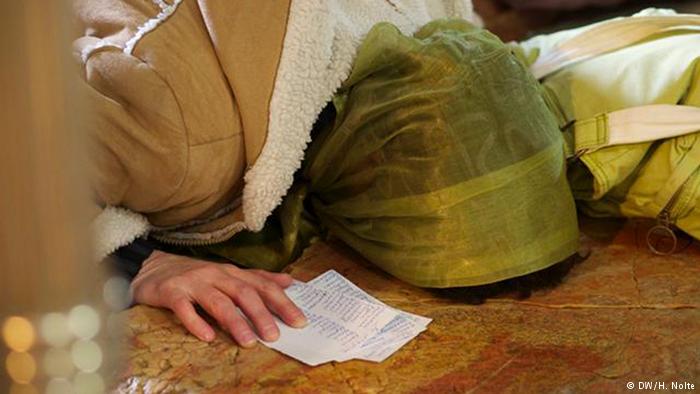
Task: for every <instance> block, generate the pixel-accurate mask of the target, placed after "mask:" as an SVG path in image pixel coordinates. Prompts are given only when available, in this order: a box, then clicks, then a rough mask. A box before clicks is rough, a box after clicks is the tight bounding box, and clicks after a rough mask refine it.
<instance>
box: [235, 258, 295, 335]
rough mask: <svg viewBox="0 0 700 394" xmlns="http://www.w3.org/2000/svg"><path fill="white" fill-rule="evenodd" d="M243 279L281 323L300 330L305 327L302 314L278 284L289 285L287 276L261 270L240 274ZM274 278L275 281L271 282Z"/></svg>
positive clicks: (289, 278) (289, 277)
mask: <svg viewBox="0 0 700 394" xmlns="http://www.w3.org/2000/svg"><path fill="white" fill-rule="evenodd" d="M241 275H243V278H244V279H245V280H246V281H247V282H248V283H250V284H251V285H252V286H253V287H254V288H255V289H256V290H257V291H258V294H260V297H261V298H262V300H263V302H264V303H265V305H267V306H268V307H269V308H270V309H271V310H272V311H273V312H274V313H275V314H276V315H277V316H279V317H280V318H281V319H282V321H284V322H285V323H287V324H288V325H290V326H292V327H297V328H301V327H304V326H306V324H307V320H306V316H304V313H303V312H302V311H301V309H299V308H298V307H297V306H296V305H294V303H293V302H292V300H290V299H289V297H287V294H286V293H285V292H284V289H283V287H282V286H281V285H280V284H279V283H280V282H283V283H286V282H287V280H289V284H291V281H292V280H293V279H292V277H291V276H289V275H287V274H275V273H272V272H266V271H262V270H250V271H245V272H242V273H241ZM271 278H275V279H277V280H271Z"/></svg>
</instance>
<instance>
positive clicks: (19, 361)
mask: <svg viewBox="0 0 700 394" xmlns="http://www.w3.org/2000/svg"><path fill="white" fill-rule="evenodd" d="M5 368H6V369H7V374H8V375H10V378H11V379H12V380H13V381H15V382H17V383H23V384H26V383H29V382H31V381H32V379H34V375H36V362H35V361H34V357H32V355H31V354H29V353H19V352H11V353H10V354H8V355H7V359H6V360H5Z"/></svg>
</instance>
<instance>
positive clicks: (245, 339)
mask: <svg viewBox="0 0 700 394" xmlns="http://www.w3.org/2000/svg"><path fill="white" fill-rule="evenodd" d="M241 342H242V343H241V346H243V347H253V345H255V342H257V341H256V340H255V335H253V333H251V332H248V333H244V334H243V335H242V338H241Z"/></svg>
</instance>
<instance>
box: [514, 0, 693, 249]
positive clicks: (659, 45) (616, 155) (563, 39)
mask: <svg viewBox="0 0 700 394" xmlns="http://www.w3.org/2000/svg"><path fill="white" fill-rule="evenodd" d="M612 24H617V25H618V26H617V27H614V26H612ZM623 24H624V25H625V26H621V25H623ZM654 26H656V27H654ZM594 30H597V32H594ZM606 30H607V31H606ZM572 40H577V41H572ZM572 43H574V44H576V45H577V49H576V51H577V53H579V54H580V53H584V52H586V49H590V50H591V51H593V52H595V51H598V52H607V53H604V54H599V55H595V56H591V57H588V58H584V60H582V61H578V62H576V61H573V62H569V63H571V64H568V65H567V62H561V61H560V62H559V63H560V66H563V67H560V70H559V71H555V72H551V71H554V70H551V69H550V70H547V67H546V66H544V65H543V64H542V63H543V60H546V59H550V60H551V59H553V58H556V57H557V56H556V54H557V52H561V50H562V49H561V48H562V47H566V46H567V45H571V44H572ZM614 43H620V44H621V46H622V48H621V49H617V50H612V51H608V50H609V49H614V48H613V47H614V45H615V44H614ZM520 47H521V48H522V50H523V52H524V56H525V57H526V58H527V59H528V62H530V63H533V64H532V67H533V70H534V72H535V74H538V72H540V73H548V72H549V74H548V75H545V76H543V78H542V79H541V81H542V84H543V86H544V87H545V90H546V94H547V95H548V99H549V101H550V105H551V106H552V107H553V109H554V111H555V113H556V115H557V116H558V118H559V123H560V126H561V127H562V128H563V129H564V130H565V134H566V139H567V142H568V149H569V153H570V154H571V155H573V156H574V157H578V159H579V160H572V161H571V163H570V168H569V181H570V184H571V187H572V190H573V192H574V197H575V198H576V200H577V203H578V204H577V205H578V206H579V208H580V209H582V210H583V211H585V212H586V213H588V214H591V215H595V216H611V215H612V216H625V217H648V218H659V220H660V222H662V223H663V224H667V225H675V226H677V227H678V228H680V229H682V230H683V231H685V232H687V233H689V234H690V235H692V236H693V237H695V238H696V239H697V238H700V141H698V140H699V139H700V133H699V132H700V118H699V117H698V116H697V111H696V112H695V114H692V112H693V110H694V108H691V109H689V108H684V109H686V110H688V109H689V110H690V111H685V112H681V108H679V107H678V106H679V105H682V106H689V107H700V63H699V62H700V17H698V16H692V15H676V14H673V13H671V12H668V11H658V10H648V11H645V12H643V13H640V14H638V15H636V16H634V17H630V18H620V19H617V20H613V21H607V22H603V23H600V24H596V25H592V26H588V27H584V28H580V29H575V30H569V31H564V32H559V33H555V34H551V35H546V36H539V37H535V38H533V39H531V40H529V41H526V42H524V43H521V45H520ZM593 52H591V53H593ZM545 63H546V61H545ZM554 63H556V61H555V62H554ZM555 68H556V67H555ZM663 104H667V105H674V106H675V108H673V107H645V108H641V110H640V111H631V112H629V114H628V115H629V116H627V117H625V121H624V122H622V123H624V125H619V124H618V126H619V128H621V129H622V128H624V130H622V132H623V133H624V134H625V138H630V137H631V139H632V140H634V138H636V137H638V136H639V135H641V134H642V132H643V130H642V129H643V128H649V130H650V131H651V132H655V131H658V130H661V129H662V128H663V127H665V126H668V124H669V123H674V122H675V123H678V124H680V123H683V126H684V127H685V129H684V132H683V133H680V134H682V135H680V136H676V137H672V138H660V139H657V140H656V141H654V140H649V141H645V142H638V143H623V144H619V145H615V144H614V143H612V142H611V141H610V140H611V138H610V127H611V126H610V124H611V122H610V119H611V114H613V113H615V112H616V111H620V110H625V109H632V108H638V107H641V106H648V105H663ZM652 109H654V111H656V112H653V111H652ZM668 110H670V112H669V111H668ZM689 112H691V115H690V117H687V116H686V115H685V114H687V113H689ZM618 113H619V112H618ZM676 115H678V116H676ZM679 117H681V118H682V117H686V119H685V120H683V119H680V120H679ZM660 118H664V119H660ZM676 127H678V125H676ZM635 134H636V135H637V136H635ZM661 134H663V133H662V132H660V135H661ZM644 139H645V138H638V140H644ZM608 145H611V146H608Z"/></svg>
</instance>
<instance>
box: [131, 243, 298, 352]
mask: <svg viewBox="0 0 700 394" xmlns="http://www.w3.org/2000/svg"><path fill="white" fill-rule="evenodd" d="M291 283H292V277H291V276H289V275H287V274H276V273H271V272H266V271H261V270H247V269H240V268H238V267H236V266H234V265H231V264H217V263H211V262H205V261H201V260H195V259H191V258H188V257H183V256H176V255H172V254H167V253H163V252H159V251H155V252H153V254H152V255H151V257H150V258H149V259H148V260H147V261H146V262H145V263H144V265H143V267H142V268H141V271H140V272H139V273H138V275H137V276H136V278H134V281H133V282H132V284H131V287H132V290H133V294H134V301H136V302H138V303H140V304H147V305H151V306H157V307H164V308H168V309H171V310H172V311H173V312H175V315H176V316H177V317H178V318H179V319H180V320H181V321H182V323H183V324H184V326H185V327H186V328H187V330H189V331H190V332H191V333H192V334H194V335H195V336H197V337H198V338H200V339H201V340H204V341H207V342H209V341H212V340H213V339H214V330H213V329H212V328H211V326H210V325H209V324H207V322H206V321H205V320H204V319H202V317H201V316H199V315H198V314H197V312H196V311H195V308H194V306H193V304H198V305H200V306H201V307H202V308H204V310H206V311H207V313H209V315H211V316H212V317H213V318H214V319H216V320H217V322H218V323H219V325H221V327H222V328H223V329H225V330H227V331H228V332H230V333H231V335H232V336H233V338H234V339H235V340H236V342H238V344H239V345H241V346H244V347H250V346H253V345H254V344H255V342H256V338H255V334H254V333H253V330H252V328H251V327H250V325H249V324H248V322H247V321H246V320H245V319H244V318H243V316H241V314H240V313H239V312H238V311H237V310H236V307H238V308H240V309H241V310H242V311H243V313H245V315H246V316H247V317H248V319H250V321H251V322H252V323H253V325H254V326H255V329H256V331H257V332H258V335H259V336H260V337H261V338H262V339H263V340H265V341H274V340H276V339H277V338H278V337H279V328H278V327H277V325H276V324H275V321H274V319H273V317H272V313H274V314H275V315H277V316H279V318H280V319H282V321H284V322H285V323H286V324H288V325H290V326H292V327H303V326H304V325H306V318H305V317H304V314H303V313H302V312H301V310H300V309H299V308H297V307H296V305H294V303H292V301H291V300H290V299H289V298H288V297H287V295H286V294H285V293H284V291H283V289H284V288H286V287H288V286H289V285H291ZM271 312H272V313H271Z"/></svg>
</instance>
